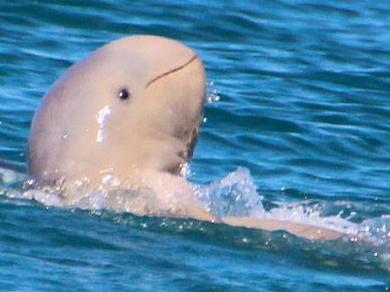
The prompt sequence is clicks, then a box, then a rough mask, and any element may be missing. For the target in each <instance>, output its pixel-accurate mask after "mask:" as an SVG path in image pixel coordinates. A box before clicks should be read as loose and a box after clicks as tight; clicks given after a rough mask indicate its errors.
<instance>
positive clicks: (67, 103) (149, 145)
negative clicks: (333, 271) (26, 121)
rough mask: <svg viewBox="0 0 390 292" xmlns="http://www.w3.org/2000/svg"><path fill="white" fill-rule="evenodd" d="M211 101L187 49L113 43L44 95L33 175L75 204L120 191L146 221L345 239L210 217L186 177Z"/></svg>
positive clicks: (32, 149)
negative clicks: (178, 220) (183, 220)
mask: <svg viewBox="0 0 390 292" xmlns="http://www.w3.org/2000/svg"><path fill="white" fill-rule="evenodd" d="M204 100H205V73H204V67H203V64H202V62H201V60H200V59H199V58H198V57H197V55H196V54H195V53H194V52H193V51H192V50H191V49H189V48H188V47H186V46H184V45H183V44H181V43H179V42H176V41H174V40H170V39H167V38H162V37H156V36H133V37H126V38H123V39H120V40H117V41H113V42H111V43H109V44H107V45H105V46H103V47H101V48H99V49H98V50H96V51H95V52H93V53H92V54H91V55H90V56H88V57H87V58H86V59H84V60H83V61H81V62H79V63H77V64H75V65H73V66H72V67H71V68H70V69H69V70H68V71H67V72H66V74H65V75H64V76H62V77H61V78H60V79H59V80H58V81H57V82H56V83H55V84H54V85H53V87H52V88H51V90H50V91H49V92H48V93H47V94H46V95H45V97H44V99H43V102H42V104H41V106H40V108H39V109H38V110H37V112H36V114H35V116H34V119H33V123H32V127H31V134H30V139H29V169H30V173H31V175H32V176H33V177H34V178H35V179H36V181H37V185H38V187H43V186H47V185H50V186H52V187H54V188H55V189H56V190H60V192H61V193H62V197H63V200H64V202H68V203H69V204H71V202H72V201H74V200H78V199H79V198H80V197H82V196H83V195H85V194H86V193H88V192H91V191H94V190H100V191H101V190H106V191H108V192H107V194H108V196H109V194H110V192H111V193H112V192H116V193H118V192H121V195H120V196H117V195H116V196H112V198H115V200H116V201H115V202H114V201H113V202H112V207H113V208H114V209H117V210H128V211H131V212H133V213H135V214H139V215H145V214H146V215H164V216H178V217H193V218H196V219H200V220H206V221H212V222H223V223H227V224H231V225H234V226H244V227H249V228H259V229H266V230H279V229H283V230H287V231H289V232H291V233H293V234H296V235H300V236H303V237H306V238H313V239H334V238H338V237H340V236H341V235H342V234H341V233H339V232H336V231H332V230H327V229H322V228H317V227H314V226H310V225H304V224H295V223H290V222H285V221H278V220H270V219H261V218H255V217H222V218H220V217H218V218H217V217H215V216H214V215H212V214H210V213H209V212H208V210H207V208H205V207H204V206H203V205H202V204H201V203H200V202H199V200H198V199H197V197H196V195H195V188H194V187H193V186H192V185H191V184H190V183H188V182H187V181H186V180H185V178H184V177H183V175H182V173H183V168H184V166H185V164H186V163H187V162H188V161H189V160H190V159H191V157H192V153H193V150H194V146H195V143H196V137H197V133H198V127H199V123H200V120H201V116H202V108H203V104H204ZM118 198H121V200H120V202H118ZM113 200H114V199H113Z"/></svg>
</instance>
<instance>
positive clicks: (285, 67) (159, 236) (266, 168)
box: [0, 0, 390, 291]
mask: <svg viewBox="0 0 390 292" xmlns="http://www.w3.org/2000/svg"><path fill="white" fill-rule="evenodd" d="M389 15H390V2H388V1H354V2H352V1H336V0H329V1H314V0H276V1H226V2H223V1H217V0H210V1H192V0H191V1H186V2H185V3H184V2H183V4H180V3H179V2H177V1H171V0H165V1H163V0H160V1H153V0H152V1H147V2H146V1H144V2H140V1H139V2H136V1H125V0H122V1H113V0H105V1H103V0H98V1H76V0H60V1H54V0H51V1H49V0H45V1H44V0H42V1H29V0H19V1H5V0H4V1H1V2H0V24H1V25H0V85H1V87H0V166H1V169H0V194H1V196H0V209H1V211H0V290H2V291H6V290H12V291H36V290H41V291H42V290H49V291H52V290H55V291H61V290H86V291H90V290H96V291H108V290H137V291H139V290H145V291H148V290H164V291H165V290H167V291H171V290H175V291H176V290H177V291H182V290H191V291H192V290H195V291H202V290H203V291H210V290H211V291H212V290H215V291H220V290H221V291H225V290H227V291H229V290H232V291H248V290H249V291H279V290H292V291H329V290H331V289H339V290H343V291H358V290H365V291H367V290H372V291H387V290H389V289H390V280H389V279H390V143H389V142H390V126H389V123H388V121H389V119H390V101H389V95H390V69H389V68H390V51H389V47H390V21H389V20H390V19H389ZM130 34H156V35H162V36H166V37H171V38H174V39H177V40H180V41H182V42H184V43H185V44H187V45H189V46H191V47H192V48H194V49H195V50H196V51H197V53H198V54H199V56H200V57H201V58H202V59H203V60H204V63H205V65H206V70H207V75H208V80H209V83H210V85H209V91H210V93H209V95H210V96H211V97H212V98H211V99H213V100H214V102H210V103H209V104H207V105H206V108H205V120H204V123H203V125H202V129H201V133H200V137H199V142H198V146H197V148H196V151H195V155H194V159H193V161H192V163H191V166H190V174H189V179H190V180H191V181H193V182H195V183H198V184H201V185H206V184H210V183H211V185H208V186H207V188H210V189H211V190H212V193H213V194H214V196H212V197H211V200H212V203H214V205H215V208H222V209H223V210H222V211H221V210H220V211H221V212H229V211H231V210H232V209H234V208H235V207H237V208H239V207H240V206H238V205H237V203H236V202H237V200H235V199H236V198H237V197H238V196H239V197H245V196H246V197H248V196H249V197H250V198H252V199H253V198H255V199H256V198H257V199H259V200H261V204H262V207H263V208H264V210H266V211H267V212H269V213H270V214H272V216H275V217H278V218H284V219H286V220H296V221H299V222H302V221H303V222H309V223H311V224H317V225H319V226H327V227H330V228H338V227H339V226H345V227H346V228H347V229H348V230H349V231H351V232H358V233H362V234H366V235H367V237H369V238H370V240H368V241H351V240H345V239H343V240H337V241H329V242H311V241H308V240H304V239H300V238H297V237H294V236H292V235H289V234H287V233H284V232H279V231H278V232H272V233H270V232H263V231H259V230H251V229H244V228H233V227H229V226H226V225H218V224H210V223H204V222H198V221H195V220H189V219H187V220H184V219H180V220H179V219H170V218H153V217H150V218H147V217H137V216H133V215H132V214H128V213H114V212H110V211H107V210H106V211H104V210H91V209H86V210H81V209H80V208H74V209H71V210H69V209H64V208H61V207H53V206H48V204H46V205H45V204H42V203H39V202H36V201H34V200H29V199H28V195H26V194H25V193H23V191H22V190H21V188H20V182H21V181H23V180H24V178H25V175H27V163H26V149H27V137H28V133H29V127H30V123H31V119H32V115H33V113H34V110H35V109H36V107H37V106H38V105H39V102H40V100H41V97H42V96H43V94H44V93H45V92H46V91H47V89H48V88H49V87H50V85H51V84H52V83H53V82H54V81H55V79H56V78H58V77H59V76H60V75H61V73H63V72H64V70H66V68H68V67H69V66H70V65H71V64H73V63H74V62H76V61H78V60H80V59H82V58H83V57H85V56H86V55H87V54H88V53H89V52H91V51H93V50H94V49H96V48H97V47H99V46H101V45H103V44H105V43H107V42H109V41H111V40H114V39H116V38H120V37H123V36H126V35H130ZM237 168H238V170H237ZM222 178H224V180H222V181H220V179H222Z"/></svg>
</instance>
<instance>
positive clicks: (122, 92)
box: [118, 88, 131, 100]
mask: <svg viewBox="0 0 390 292" xmlns="http://www.w3.org/2000/svg"><path fill="white" fill-rule="evenodd" d="M130 96H131V94H130V93H129V91H128V90H127V89H126V88H122V89H121V90H120V91H119V93H118V97H119V98H120V99H121V100H126V99H129V98H130Z"/></svg>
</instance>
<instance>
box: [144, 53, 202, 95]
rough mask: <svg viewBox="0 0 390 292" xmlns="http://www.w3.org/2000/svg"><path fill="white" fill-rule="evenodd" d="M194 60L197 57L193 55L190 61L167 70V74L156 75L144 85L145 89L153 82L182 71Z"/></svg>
mask: <svg viewBox="0 0 390 292" xmlns="http://www.w3.org/2000/svg"><path fill="white" fill-rule="evenodd" d="M195 59H197V56H196V55H194V56H193V57H192V58H191V59H190V60H188V61H187V62H186V63H184V64H183V65H180V66H179V67H176V68H174V69H172V70H169V71H168V72H165V73H163V74H161V75H158V76H157V77H154V78H153V79H152V80H150V81H149V82H148V83H146V85H145V88H148V87H149V86H150V85H152V84H153V83H154V82H156V81H157V80H159V79H161V78H163V77H165V76H167V75H170V74H172V73H175V72H177V71H179V70H181V69H183V68H184V67H187V66H188V65H189V64H191V63H192V62H193V61H194V60H195Z"/></svg>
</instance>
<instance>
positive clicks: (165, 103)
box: [29, 36, 205, 181]
mask: <svg viewBox="0 0 390 292" xmlns="http://www.w3.org/2000/svg"><path fill="white" fill-rule="evenodd" d="M204 97H205V73H204V67H203V64H202V62H201V60H200V59H199V58H198V57H197V56H196V54H195V53H194V52H193V51H192V50H191V49H190V48H188V47H186V46H185V45H183V44H181V43H179V42H176V41H174V40H170V39H167V38H163V37H156V36H132V37H126V38H123V39H119V40H116V41H113V42H111V43H109V44H107V45H105V46H103V47H101V48H99V49H97V50H96V51H95V52H93V53H92V54H91V55H89V56H88V57H87V58H86V59H84V60H82V61H81V62H79V63H77V64H75V65H73V66H72V67H71V68H70V69H69V70H68V71H67V72H66V73H65V74H64V75H63V76H62V77H61V78H60V79H59V80H58V81H56V82H55V84H54V85H53V87H52V88H51V89H50V90H49V92H48V93H47V94H46V95H45V96H44V99H43V101H42V104H41V106H40V107H39V109H38V110H37V112H36V113H35V116H34V119H33V123H32V127H31V133H30V139H29V168H30V172H31V174H32V175H33V176H34V177H36V178H37V179H38V180H44V181H52V180H57V179H59V178H65V179H67V178H72V179H75V178H77V177H87V178H89V179H93V178H95V177H96V178H97V177H100V175H101V174H102V173H105V172H110V173H111V174H114V175H117V176H125V175H127V174H128V173H130V172H131V171H133V170H134V169H149V170H156V171H163V172H169V173H172V174H178V173H180V170H181V168H182V166H183V164H184V163H185V162H186V161H188V160H189V159H191V156H192V151H193V147H194V145H195V140H196V136H197V132H198V126H199V121H200V119H201V116H202V108H203V103H204Z"/></svg>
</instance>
